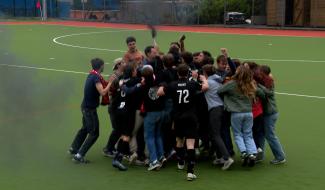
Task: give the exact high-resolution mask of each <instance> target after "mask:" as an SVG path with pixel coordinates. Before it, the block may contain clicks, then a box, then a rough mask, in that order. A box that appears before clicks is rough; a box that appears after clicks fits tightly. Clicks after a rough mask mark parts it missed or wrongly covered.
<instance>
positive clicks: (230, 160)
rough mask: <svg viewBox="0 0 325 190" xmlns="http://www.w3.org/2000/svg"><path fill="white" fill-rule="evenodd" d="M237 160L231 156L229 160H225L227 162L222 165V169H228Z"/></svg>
mask: <svg viewBox="0 0 325 190" xmlns="http://www.w3.org/2000/svg"><path fill="white" fill-rule="evenodd" d="M234 162H235V161H234V160H233V159H232V158H229V159H228V160H226V161H225V163H224V164H223V166H222V168H221V169H222V170H228V169H229V168H230V166H231V165H232V164H233V163H234Z"/></svg>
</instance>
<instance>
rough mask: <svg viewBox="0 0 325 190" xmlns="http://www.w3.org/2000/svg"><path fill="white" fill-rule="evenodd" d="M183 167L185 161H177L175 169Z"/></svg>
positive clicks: (182, 168)
mask: <svg viewBox="0 0 325 190" xmlns="http://www.w3.org/2000/svg"><path fill="white" fill-rule="evenodd" d="M184 168H185V162H184V161H179V162H178V163H177V169H179V170H184Z"/></svg>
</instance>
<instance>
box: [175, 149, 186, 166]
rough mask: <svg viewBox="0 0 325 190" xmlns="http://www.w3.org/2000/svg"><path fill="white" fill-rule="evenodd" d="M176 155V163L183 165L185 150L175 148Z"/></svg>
mask: <svg viewBox="0 0 325 190" xmlns="http://www.w3.org/2000/svg"><path fill="white" fill-rule="evenodd" d="M176 155H177V160H178V163H179V164H182V165H183V164H184V160H185V148H184V147H181V148H179V147H176Z"/></svg>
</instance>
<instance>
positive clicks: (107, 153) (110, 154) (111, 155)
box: [103, 150, 116, 158]
mask: <svg viewBox="0 0 325 190" xmlns="http://www.w3.org/2000/svg"><path fill="white" fill-rule="evenodd" d="M103 155H104V156H105V157H109V158H114V157H115V155H116V151H109V150H103Z"/></svg>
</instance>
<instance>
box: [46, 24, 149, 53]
mask: <svg viewBox="0 0 325 190" xmlns="http://www.w3.org/2000/svg"><path fill="white" fill-rule="evenodd" d="M129 31H143V29H138V30H109V31H102V32H84V33H76V34H68V35H63V36H57V37H55V38H53V40H52V41H53V42H54V43H56V44H59V45H62V46H66V47H73V48H81V49H90V50H98V51H109V52H121V53H125V52H126V51H124V50H114V49H104V48H93V47H84V46H78V45H73V44H66V43H62V42H59V41H58V40H59V39H62V38H66V37H71V36H81V35H89V34H102V33H115V32H129Z"/></svg>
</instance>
